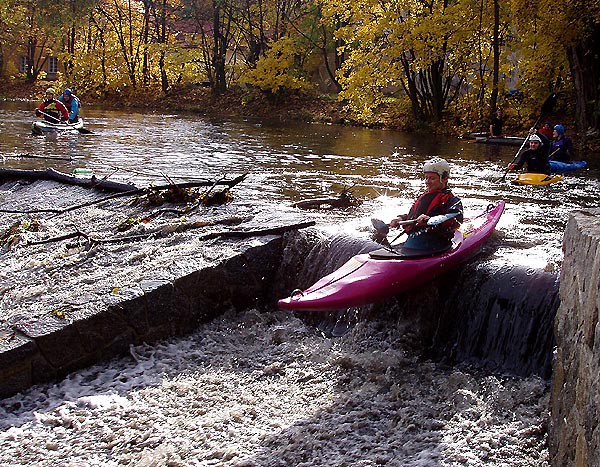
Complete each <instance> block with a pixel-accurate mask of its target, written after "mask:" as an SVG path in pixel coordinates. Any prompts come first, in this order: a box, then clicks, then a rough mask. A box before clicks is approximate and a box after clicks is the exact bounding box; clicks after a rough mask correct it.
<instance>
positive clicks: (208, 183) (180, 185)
mask: <svg viewBox="0 0 600 467" xmlns="http://www.w3.org/2000/svg"><path fill="white" fill-rule="evenodd" d="M9 170H12V169H9ZM59 173H60V172H59ZM63 175H64V174H63ZM247 175H248V174H247V173H245V174H243V175H240V176H239V177H236V178H234V179H232V180H222V181H219V182H212V181H200V182H186V183H177V184H174V185H159V186H149V187H146V188H137V189H132V190H129V191H124V192H121V193H115V194H113V195H110V196H105V197H104V198H100V199H96V200H93V201H87V202H85V203H81V204H76V205H73V206H68V207H66V208H61V209H57V208H46V209H29V210H15V209H0V212H3V213H11V214H36V213H41V212H48V213H54V214H64V213H66V212H70V211H75V210H77V209H81V208H85V207H89V206H93V205H95V204H100V203H103V202H105V201H110V200H112V199H116V198H122V197H125V196H135V195H140V194H145V193H149V192H153V191H154V192H156V191H160V190H168V189H172V188H178V189H183V188H195V187H201V186H209V187H212V186H214V185H215V183H216V184H217V185H225V186H228V187H229V188H232V187H234V186H235V185H237V184H238V183H240V182H242V181H244V179H245V178H246V177H247ZM1 176H2V172H1V171H0V177H1Z"/></svg>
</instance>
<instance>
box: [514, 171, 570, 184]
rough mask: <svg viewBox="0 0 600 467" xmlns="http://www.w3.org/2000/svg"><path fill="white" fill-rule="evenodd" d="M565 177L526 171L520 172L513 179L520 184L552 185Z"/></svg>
mask: <svg viewBox="0 0 600 467" xmlns="http://www.w3.org/2000/svg"><path fill="white" fill-rule="evenodd" d="M563 178H564V177H563V176H562V175H546V174H533V173H524V174H519V175H518V176H517V178H516V179H514V180H513V183H516V184H518V185H550V184H551V183H556V182H560V181H561V180H562V179H563Z"/></svg>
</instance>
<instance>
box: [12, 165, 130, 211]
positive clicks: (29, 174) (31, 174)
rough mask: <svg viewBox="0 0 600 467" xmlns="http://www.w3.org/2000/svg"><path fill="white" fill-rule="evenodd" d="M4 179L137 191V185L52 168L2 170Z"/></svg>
mask: <svg viewBox="0 0 600 467" xmlns="http://www.w3.org/2000/svg"><path fill="white" fill-rule="evenodd" d="M2 178H19V179H26V180H54V181H56V182H60V183H65V184H68V185H76V186H81V187H84V188H100V189H103V190H108V191H118V192H129V191H132V190H136V189H137V187H136V186H135V185H130V184H128V183H120V182H112V181H110V180H98V179H97V178H96V177H95V176H92V177H91V178H78V177H75V176H73V175H69V174H66V173H63V172H59V171H58V170H55V169H53V168H51V167H49V168H47V169H46V170H21V169H0V179H2ZM39 212H46V211H39Z"/></svg>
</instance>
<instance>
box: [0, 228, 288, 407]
mask: <svg viewBox="0 0 600 467" xmlns="http://www.w3.org/2000/svg"><path fill="white" fill-rule="evenodd" d="M257 243H260V244H257ZM240 250H241V251H240ZM280 254H281V237H280V236H270V237H268V238H264V239H263V241H262V242H255V243H254V245H253V246H246V247H245V248H240V249H238V251H237V252H236V253H234V254H232V255H231V256H229V257H228V258H223V259H222V260H221V261H220V262H219V263H217V264H214V265H211V266H207V267H205V268H203V269H199V270H196V271H194V272H192V273H191V274H187V275H183V276H179V277H175V278H173V279H172V280H168V281H146V282H143V283H140V284H139V287H136V288H135V289H132V290H131V291H129V293H125V294H120V295H119V296H118V297H114V296H112V297H111V296H105V297H103V299H102V300H99V303H100V304H101V305H99V306H98V307H96V308H95V309H90V310H89V311H88V312H87V314H86V315H83V316H78V317H77V318H76V319H74V320H65V319H59V318H57V317H53V316H49V315H44V317H43V319H39V320H36V321H35V322H33V323H27V324H22V323H21V324H19V325H17V326H16V328H17V329H16V330H15V332H13V333H11V334H10V336H9V337H7V336H8V334H6V333H5V334H4V337H5V338H4V339H1V340H0V397H7V396H9V395H13V394H16V393H17V392H19V391H21V390H23V389H26V388H28V387H30V386H31V385H33V384H37V383H42V382H46V381H51V380H53V379H56V378H60V377H63V376H65V375H67V374H68V373H70V372H72V371H74V370H76V369H79V368H83V367H85V366H87V365H91V364H93V363H96V362H98V361H100V360H104V359H108V358H111V357H114V356H117V355H119V354H123V353H124V352H127V350H128V349H129V346H130V345H131V344H140V343H143V342H147V343H150V342H154V341H157V340H159V339H164V338H167V337H171V336H176V335H181V334H184V333H187V332H191V331H192V330H194V329H195V327H197V325H198V324H199V323H201V322H204V321H208V320H210V319H212V318H214V317H215V316H218V315H219V314H220V313H222V312H223V311H225V310H226V309H228V308H232V307H233V308H235V309H244V308H248V307H251V306H255V305H257V304H258V303H261V302H263V301H264V299H265V294H266V293H267V292H268V291H269V290H270V287H271V285H272V280H273V277H274V274H275V270H276V266H277V264H278V259H279V256H280Z"/></svg>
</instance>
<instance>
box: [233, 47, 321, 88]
mask: <svg viewBox="0 0 600 467" xmlns="http://www.w3.org/2000/svg"><path fill="white" fill-rule="evenodd" d="M298 52H299V50H298V45H297V43H296V41H295V40H294V39H292V38H290V37H284V38H282V39H279V40H278V41H276V42H274V43H272V44H271V48H270V49H269V51H268V52H267V54H266V56H263V57H261V58H260V59H259V61H258V62H257V64H256V68H254V69H249V70H247V71H245V72H242V76H241V77H240V80H239V82H240V83H241V84H248V85H251V86H255V87H257V88H259V89H262V90H263V91H268V92H270V93H272V94H277V93H279V92H281V91H283V90H296V91H298V90H302V89H305V88H307V87H308V86H309V83H308V82H307V81H306V80H305V79H304V77H303V76H302V70H301V69H299V68H298V67H297V66H296V62H295V57H296V55H297V54H298Z"/></svg>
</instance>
